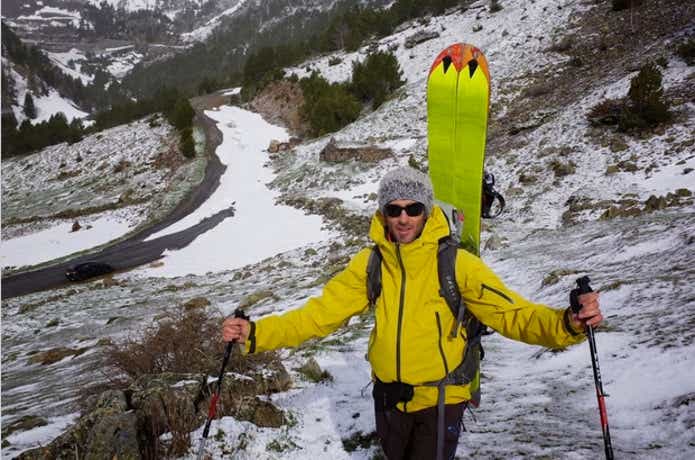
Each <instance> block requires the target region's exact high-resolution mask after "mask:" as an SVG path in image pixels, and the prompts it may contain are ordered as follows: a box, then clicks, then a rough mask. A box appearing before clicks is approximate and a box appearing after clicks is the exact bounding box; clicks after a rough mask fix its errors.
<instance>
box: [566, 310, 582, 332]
mask: <svg viewBox="0 0 695 460" xmlns="http://www.w3.org/2000/svg"><path fill="white" fill-rule="evenodd" d="M571 314H572V312H571V307H568V308H567V309H566V310H565V314H564V315H562V324H563V325H564V326H565V329H566V330H567V332H569V334H570V335H571V336H573V337H576V336H578V335H581V334H582V333H583V331H579V332H577V330H576V329H575V328H574V327H573V326H572V322H571V321H570V315H571Z"/></svg>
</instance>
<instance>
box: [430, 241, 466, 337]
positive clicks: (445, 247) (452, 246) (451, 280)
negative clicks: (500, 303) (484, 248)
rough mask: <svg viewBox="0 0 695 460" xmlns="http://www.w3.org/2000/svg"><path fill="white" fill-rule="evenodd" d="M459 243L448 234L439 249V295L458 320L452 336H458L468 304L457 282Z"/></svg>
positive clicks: (440, 243)
mask: <svg viewBox="0 0 695 460" xmlns="http://www.w3.org/2000/svg"><path fill="white" fill-rule="evenodd" d="M458 249H459V243H458V241H456V238H454V237H452V236H446V237H444V238H442V239H441V240H439V250H438V252H437V274H438V275H439V295H441V296H442V297H444V300H445V301H446V304H447V305H448V306H449V310H451V314H453V315H454V318H456V321H455V322H454V327H453V328H452V330H451V334H450V336H451V338H454V337H456V335H457V334H458V329H459V326H460V325H461V323H463V318H464V315H465V313H466V306H465V305H464V304H463V302H462V299H461V291H459V286H458V283H457V282H456V255H457V253H458Z"/></svg>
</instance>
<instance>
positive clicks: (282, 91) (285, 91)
mask: <svg viewBox="0 0 695 460" xmlns="http://www.w3.org/2000/svg"><path fill="white" fill-rule="evenodd" d="M249 105H250V106H251V110H253V111H255V112H258V113H260V114H261V115H263V118H265V119H266V120H267V121H268V122H269V123H273V124H280V125H283V126H285V127H287V129H289V130H290V132H292V133H294V134H297V135H299V136H302V135H304V134H306V133H308V125H307V124H306V123H305V122H304V121H303V120H302V116H301V114H300V112H299V109H300V108H301V107H302V105H304V93H303V92H302V88H301V87H300V86H299V83H295V82H291V81H288V80H279V81H274V82H271V83H269V84H268V85H267V86H266V87H265V88H263V89H262V90H261V92H260V93H259V94H258V95H257V96H256V97H255V98H254V99H253V101H251V103H250V104H249Z"/></svg>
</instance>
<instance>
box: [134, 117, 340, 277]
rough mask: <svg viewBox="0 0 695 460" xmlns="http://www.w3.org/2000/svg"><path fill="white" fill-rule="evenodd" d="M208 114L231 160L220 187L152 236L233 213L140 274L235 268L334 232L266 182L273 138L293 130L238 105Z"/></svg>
mask: <svg viewBox="0 0 695 460" xmlns="http://www.w3.org/2000/svg"><path fill="white" fill-rule="evenodd" d="M206 114H207V115H208V116H209V117H210V118H212V119H214V120H216V121H217V125H218V128H219V129H220V131H222V133H223V137H224V140H223V142H222V144H220V146H219V147H218V148H217V155H218V157H219V158H220V161H221V162H222V163H223V164H225V165H227V169H226V171H225V173H224V174H223V176H222V177H221V179H220V186H219V188H218V189H217V190H216V191H215V193H214V194H213V195H212V196H211V197H210V198H209V199H208V201H207V202H206V203H204V204H203V205H202V206H201V207H200V208H198V209H197V210H196V211H195V212H194V213H192V214H190V215H189V216H187V217H186V218H184V219H182V220H180V221H179V222H177V223H175V224H174V225H172V226H170V227H167V228H166V229H164V230H162V231H160V232H158V233H155V234H153V235H151V236H150V237H149V238H148V240H152V239H155V238H159V237H160V236H163V235H168V234H171V233H175V232H178V231H181V230H184V229H186V228H189V227H192V226H193V225H195V224H197V223H198V222H200V221H201V220H203V219H205V218H207V217H210V216H212V215H214V214H216V213H218V212H219V211H222V210H223V209H226V208H228V207H230V206H233V207H234V217H232V218H230V219H226V220H225V221H224V222H222V223H221V224H220V225H218V226H216V227H215V228H213V229H212V230H209V231H208V232H206V233H204V234H203V235H201V236H199V237H198V238H196V240H195V241H193V242H192V243H191V244H190V245H189V246H187V247H186V248H184V249H181V250H178V251H172V252H169V251H168V252H165V257H164V259H162V261H161V262H163V264H162V265H160V264H157V267H156V268H147V269H145V270H143V271H142V273H141V274H143V275H144V276H183V275H186V274H189V273H193V274H199V275H202V274H205V273H208V272H221V271H225V270H232V269H236V268H240V267H243V266H245V265H248V264H253V263H256V262H258V261H260V260H262V259H265V258H266V257H271V256H273V255H275V254H278V253H281V252H285V251H289V250H291V249H295V248H297V247H301V246H305V245H307V244H311V243H317V242H320V241H322V240H326V239H329V238H331V237H332V236H334V235H332V234H331V233H330V232H324V231H322V230H321V218H320V217H319V216H313V215H306V214H304V213H303V212H302V211H299V210H297V209H295V208H291V207H289V206H278V205H276V204H275V198H276V196H277V193H274V192H272V191H270V190H269V189H268V187H267V186H266V183H267V182H269V181H270V180H272V178H273V174H272V172H271V171H270V170H269V168H267V167H264V164H265V163H266V162H267V160H268V154H267V151H266V149H267V147H268V145H269V144H270V141H271V140H278V141H282V142H285V141H287V139H288V138H289V135H288V133H287V132H286V131H285V130H284V129H283V128H279V127H277V126H273V125H271V124H269V123H267V122H265V121H264V120H263V118H262V117H261V116H260V115H258V114H256V113H252V112H249V111H246V110H243V109H240V108H238V107H229V106H226V107H222V108H221V109H219V110H210V111H207V112H206ZM201 254H204V255H205V256H203V257H201Z"/></svg>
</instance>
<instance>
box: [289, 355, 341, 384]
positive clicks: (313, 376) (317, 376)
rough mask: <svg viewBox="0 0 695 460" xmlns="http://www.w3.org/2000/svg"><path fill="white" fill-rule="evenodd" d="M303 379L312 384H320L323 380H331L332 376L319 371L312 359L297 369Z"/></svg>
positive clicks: (319, 367)
mask: <svg viewBox="0 0 695 460" xmlns="http://www.w3.org/2000/svg"><path fill="white" fill-rule="evenodd" d="M297 371H298V372H299V373H301V374H302V375H303V376H304V377H306V378H307V379H309V380H311V381H312V382H322V381H324V380H329V381H332V380H333V376H332V375H331V374H329V373H328V372H327V371H324V370H323V369H321V366H319V363H317V362H316V360H315V359H314V358H313V357H312V358H309V359H308V360H307V361H306V362H305V363H304V365H303V366H302V367H300V368H299V369H297Z"/></svg>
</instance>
